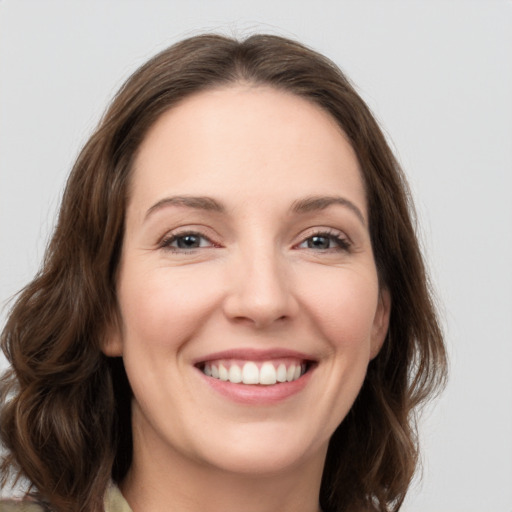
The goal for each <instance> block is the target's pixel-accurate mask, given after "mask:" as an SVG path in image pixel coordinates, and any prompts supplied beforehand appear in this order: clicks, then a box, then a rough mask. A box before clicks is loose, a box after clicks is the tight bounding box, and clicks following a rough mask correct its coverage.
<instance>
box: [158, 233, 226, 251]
mask: <svg viewBox="0 0 512 512" xmlns="http://www.w3.org/2000/svg"><path fill="white" fill-rule="evenodd" d="M186 237H197V238H200V239H201V240H206V241H207V242H208V244H210V245H209V246H210V247H219V246H218V245H217V244H215V243H214V242H212V241H211V240H210V239H209V238H208V237H207V236H205V235H203V234H202V233H199V232H197V231H183V232H181V233H172V234H171V235H169V236H166V237H165V238H164V239H163V240H162V241H161V242H160V244H159V246H160V248H162V249H165V250H169V251H171V252H191V251H193V250H195V249H203V248H204V247H201V246H199V247H191V248H183V247H173V246H172V244H173V243H174V242H177V241H178V240H180V239H183V238H186Z"/></svg>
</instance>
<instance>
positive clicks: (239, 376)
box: [196, 357, 315, 386]
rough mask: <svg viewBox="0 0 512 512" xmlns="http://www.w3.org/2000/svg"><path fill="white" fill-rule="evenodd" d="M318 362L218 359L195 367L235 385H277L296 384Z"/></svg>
mask: <svg viewBox="0 0 512 512" xmlns="http://www.w3.org/2000/svg"><path fill="white" fill-rule="evenodd" d="M314 365H315V362H314V361H312V360H309V359H302V358H296V357H280V358H272V359H270V358H269V359H267V360H260V359H255V360H252V359H234V358H218V359H211V360H207V361H202V362H200V363H198V364H196V367H197V368H198V369H199V370H200V371H201V372H202V373H203V374H204V375H206V376H207V377H210V378H212V379H217V380H220V381H223V382H230V383H232V384H242V385H247V386H274V385H280V384H285V383H289V382H294V381H296V380H298V379H300V378H301V377H302V376H303V375H305V374H306V373H307V372H309V371H310V370H311V369H312V368H313V366H314Z"/></svg>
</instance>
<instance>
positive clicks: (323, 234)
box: [296, 230, 351, 252]
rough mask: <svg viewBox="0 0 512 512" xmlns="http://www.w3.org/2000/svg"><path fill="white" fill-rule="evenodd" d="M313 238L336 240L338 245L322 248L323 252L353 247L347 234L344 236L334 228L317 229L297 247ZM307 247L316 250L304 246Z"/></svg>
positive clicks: (346, 250) (347, 249)
mask: <svg viewBox="0 0 512 512" xmlns="http://www.w3.org/2000/svg"><path fill="white" fill-rule="evenodd" d="M313 238H326V239H327V240H328V241H329V242H334V243H335V244H336V246H337V247H328V248H326V249H320V250H321V251H322V252H338V251H343V252H348V251H349V250H350V248H351V243H350V241H349V240H348V238H346V237H345V236H342V235H341V233H339V232H338V231H332V230H323V231H316V232H313V233H311V234H309V236H308V237H307V238H305V239H304V240H302V242H300V244H297V245H296V247H300V246H301V245H302V244H304V243H307V242H308V241H309V240H312V239H313ZM304 248H305V249H306V248H307V249H310V250H313V251H315V249H314V248H312V247H304Z"/></svg>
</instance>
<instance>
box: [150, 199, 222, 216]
mask: <svg viewBox="0 0 512 512" xmlns="http://www.w3.org/2000/svg"><path fill="white" fill-rule="evenodd" d="M165 206H185V207H187V208H194V209H197V210H206V211H210V212H218V213H223V212H224V211H225V208H224V206H222V205H221V204H220V203H219V202H218V201H216V200H215V199H213V198H211V197H204V196H198V197H195V196H172V197H166V198H164V199H162V200H160V201H158V202H157V203H155V204H154V205H153V206H152V207H151V208H149V210H148V211H147V212H146V218H148V217H149V216H150V215H151V214H152V213H153V212H155V211H156V210H160V209H161V208H164V207H165Z"/></svg>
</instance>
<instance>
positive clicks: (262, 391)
mask: <svg viewBox="0 0 512 512" xmlns="http://www.w3.org/2000/svg"><path fill="white" fill-rule="evenodd" d="M313 370H314V368H310V369H309V370H308V371H307V372H306V373H305V374H304V375H302V376H301V377H299V378H298V379H297V380H294V381H292V382H282V383H278V384H273V385H270V386H264V385H261V384H260V385H258V384H234V383H233V382H229V381H223V380H220V379H215V378H214V377H208V376H207V375H205V374H204V373H203V372H202V371H201V370H199V369H198V372H199V373H200V375H201V376H202V378H203V379H204V380H205V382H206V383H207V384H208V385H209V386H210V387H211V388H212V389H213V390H214V391H216V392H217V393H220V394H221V395H223V396H225V397H226V398H228V399H230V400H232V401H233V402H238V403H241V404H247V405H272V404H277V403H279V402H282V401H284V400H286V399H287V398H290V397H292V396H294V395H296V394H297V393H300V391H302V390H303V389H304V387H305V386H306V385H307V383H308V382H309V380H310V378H311V374H312V373H313Z"/></svg>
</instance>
